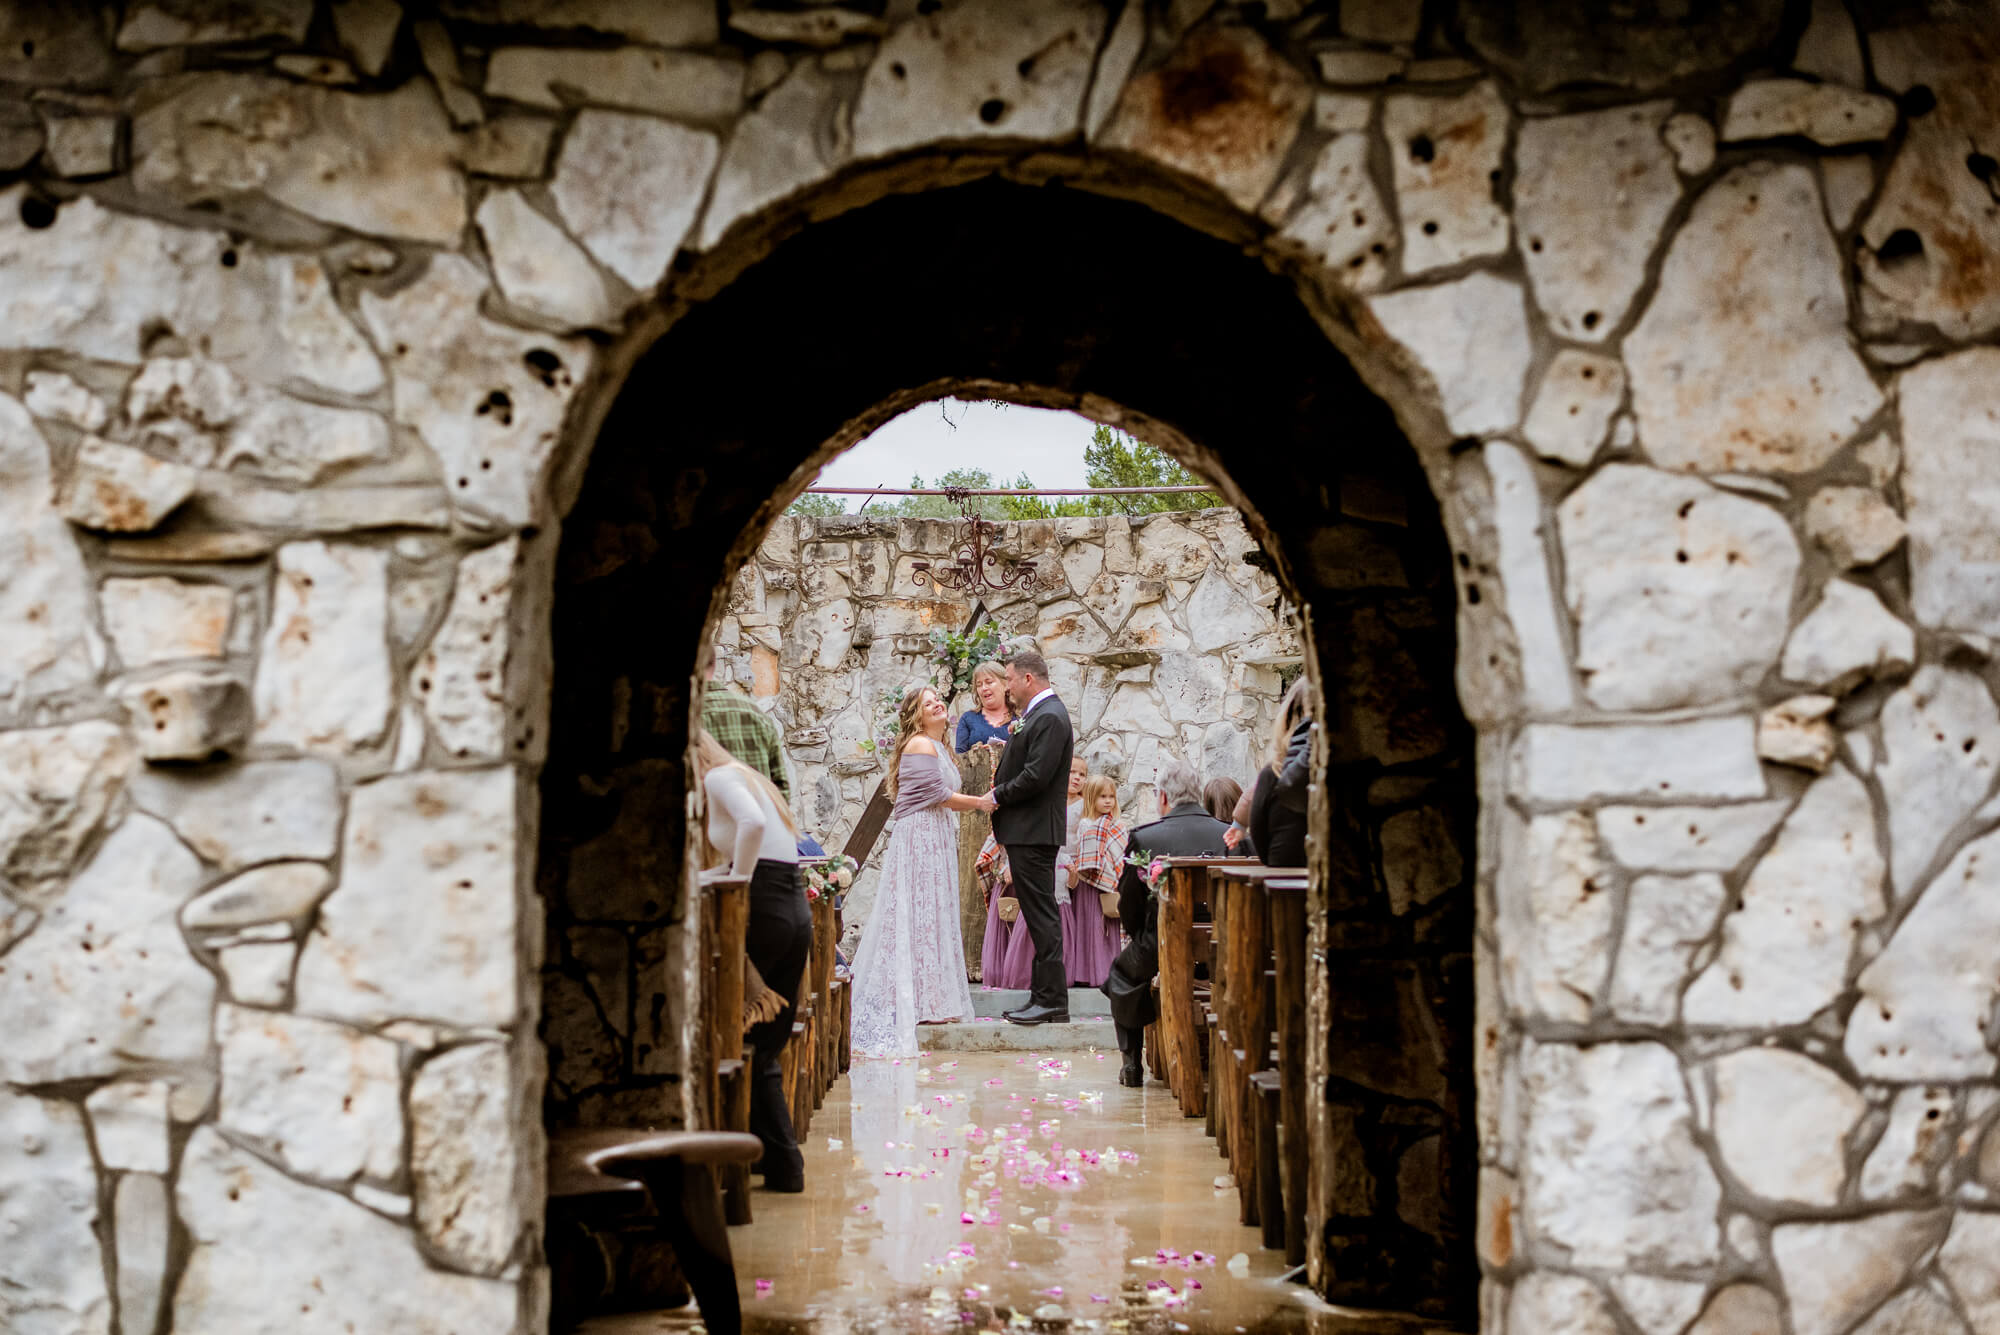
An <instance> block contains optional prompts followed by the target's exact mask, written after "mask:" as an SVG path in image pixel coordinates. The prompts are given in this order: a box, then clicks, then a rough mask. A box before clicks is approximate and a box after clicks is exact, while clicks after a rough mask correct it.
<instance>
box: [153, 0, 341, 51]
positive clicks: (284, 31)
mask: <svg viewBox="0 0 2000 1335" xmlns="http://www.w3.org/2000/svg"><path fill="white" fill-rule="evenodd" d="M312 11H313V7H312V0H256V2H255V3H251V4H242V5H208V4H199V3H189V0H147V3H144V4H138V5H134V6H132V7H131V8H129V9H128V10H126V11H125V20H124V22H123V23H121V24H120V25H119V27H118V49H119V50H120V51H152V50H156V49H158V48H160V47H163V46H208V45H213V44H217V43H222V42H255V41H270V40H276V41H280V42H290V43H293V44H297V43H299V42H302V41H304V40H305V36H306V28H307V27H308V26H310V25H311V23H312Z"/></svg>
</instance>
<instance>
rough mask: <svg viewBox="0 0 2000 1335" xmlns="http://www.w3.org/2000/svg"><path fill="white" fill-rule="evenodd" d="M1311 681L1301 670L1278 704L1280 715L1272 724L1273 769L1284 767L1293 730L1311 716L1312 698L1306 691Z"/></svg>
mask: <svg viewBox="0 0 2000 1335" xmlns="http://www.w3.org/2000/svg"><path fill="white" fill-rule="evenodd" d="M1309 689H1311V683H1310V682H1308V681H1307V679H1306V675H1305V674H1304V673H1303V672H1301V673H1300V674H1299V677H1298V680H1297V681H1294V682H1293V683H1292V689H1290V690H1289V691H1286V692H1285V698H1284V700H1283V702H1281V703H1280V704H1279V705H1278V717H1277V719H1276V720H1275V721H1274V722H1273V723H1272V726H1271V754H1270V756H1269V757H1268V760H1269V762H1270V766H1271V768H1272V769H1274V770H1275V769H1282V768H1284V764H1285V750H1286V748H1287V747H1289V746H1290V745H1291V742H1292V730H1293V729H1295V728H1297V727H1298V726H1299V724H1300V722H1301V721H1303V720H1305V719H1307V718H1309V717H1311V712H1312V700H1311V698H1310V697H1309V696H1307V694H1306V692H1307V691H1308V690H1309Z"/></svg>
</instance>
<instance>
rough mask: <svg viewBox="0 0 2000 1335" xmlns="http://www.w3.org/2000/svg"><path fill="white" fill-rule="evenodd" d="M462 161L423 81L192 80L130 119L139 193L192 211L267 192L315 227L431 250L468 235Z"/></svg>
mask: <svg viewBox="0 0 2000 1335" xmlns="http://www.w3.org/2000/svg"><path fill="white" fill-rule="evenodd" d="M304 8H306V9H307V10H308V11H309V10H310V6H309V5H307V6H304ZM457 152H458V142H457V138H456V136H455V135H454V134H453V131H452V127H451V121H450V120H449V119H448V118H447V117H446V115H445V112H444V108H443V107H442V106H441V105H440V104H439V101H438V95H437V92H436V90H435V89H434V88H432V86H431V85H430V84H429V83H428V82H425V81H422V80H412V81H411V82H409V83H406V84H404V85H403V86H402V87H400V88H398V89H396V90H394V91H392V92H387V93H348V92H340V91H337V90H335V89H331V88H323V87H320V86H317V85H314V84H308V83H294V82H292V81H291V80H289V79H273V78H266V77H263V76H259V75H254V74H228V73H220V72H205V73H200V74H189V75H186V76H184V77H183V78H182V79H180V80H178V81H176V82H174V83H172V84H169V85H166V86H165V87H164V88H162V89H160V90H158V91H157V92H156V93H155V95H154V96H153V97H152V98H151V99H150V100H149V102H148V103H147V105H146V106H145V107H144V109H142V110H141V111H140V112H139V113H138V114H137V115H136V116H134V117H133V119H132V178H133V181H134V183H135V184H136V185H137V186H138V187H139V188H140V189H141V190H142V191H146V192H150V193H156V194H161V195H166V196H169V197H171V198H173V199H177V200H179V201H180V202H182V203H184V204H206V203H223V204H229V203H231V202H233V201H235V200H236V199H238V198H239V197H241V196H243V195H246V194H262V195H264V196H265V197H266V198H268V199H270V200H272V201H273V202H274V203H278V204H282V205H284V206H285V207H287V208H291V209H296V210H298V211H299V212H300V213H303V214H305V215H306V216H307V217H310V218H319V219H321V220H323V221H326V222H330V223H334V224H337V225H339V226H342V227H350V228H353V229H354V230H355V231H357V232H365V233H371V234H373V235H377V236H391V237H400V238H404V239H407V240H411V241H423V242H429V243H431V244H433V245H444V246H449V245H456V244H457V242H458V239H459V233H460V232H461V231H462V230H463V229H464V227H465V182H464V178H463V177H462V175H461V174H460V172H459V168H458V163H457Z"/></svg>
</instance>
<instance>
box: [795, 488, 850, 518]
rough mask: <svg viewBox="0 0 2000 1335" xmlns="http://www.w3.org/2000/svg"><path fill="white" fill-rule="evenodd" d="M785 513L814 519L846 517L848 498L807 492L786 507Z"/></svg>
mask: <svg viewBox="0 0 2000 1335" xmlns="http://www.w3.org/2000/svg"><path fill="white" fill-rule="evenodd" d="M785 513H786V514H788V515H806V516H810V517H813V518H820V517H823V516H826V515H844V514H846V513H847V498H846V497H845V496H815V495H813V494H812V493H811V492H807V493H805V494H804V495H803V496H800V497H799V498H798V499H797V500H795V501H793V502H792V503H791V504H790V505H788V506H786V507H785Z"/></svg>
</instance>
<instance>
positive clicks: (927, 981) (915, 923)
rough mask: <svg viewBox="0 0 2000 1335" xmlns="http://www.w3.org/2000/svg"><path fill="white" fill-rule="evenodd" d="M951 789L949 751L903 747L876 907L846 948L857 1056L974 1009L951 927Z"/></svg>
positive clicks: (893, 1046)
mask: <svg viewBox="0 0 2000 1335" xmlns="http://www.w3.org/2000/svg"><path fill="white" fill-rule="evenodd" d="M957 791H958V767H957V766H956V765H954V764H953V763H952V761H951V758H950V757H949V756H947V755H944V754H943V753H942V752H940V753H939V754H937V755H931V756H922V755H905V756H904V757H903V762H902V767H901V770H900V772H899V776H898V782H897V786H896V808H895V811H894V812H893V813H892V814H893V817H894V820H895V826H894V828H893V829H892V830H891V831H890V834H889V851H888V852H887V853H885V854H884V855H883V857H882V874H881V875H882V878H881V881H880V883H879V884H878V885H877V886H876V889H875V909H874V911H873V912H872V913H870V914H869V916H868V922H867V925H866V926H864V927H863V928H862V929H861V946H860V949H858V950H857V951H855V953H854V1003H853V1004H854V1027H853V1034H852V1043H853V1049H854V1055H855V1056H857V1057H914V1056H916V1055H917V1022H918V1021H920V1020H969V1019H971V1018H972V988H971V986H970V985H969V984H968V983H967V982H966V979H965V943H964V942H963V941H962V940H961V939H960V937H959V903H958V897H959V896H958V818H957V817H956V816H954V815H953V814H952V813H951V812H949V811H947V810H945V807H944V801H945V799H946V798H948V797H950V796H951V795H952V794H953V793H956V792H957Z"/></svg>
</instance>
